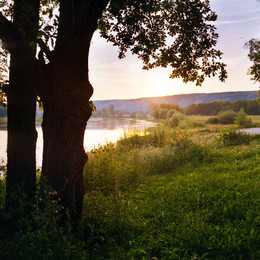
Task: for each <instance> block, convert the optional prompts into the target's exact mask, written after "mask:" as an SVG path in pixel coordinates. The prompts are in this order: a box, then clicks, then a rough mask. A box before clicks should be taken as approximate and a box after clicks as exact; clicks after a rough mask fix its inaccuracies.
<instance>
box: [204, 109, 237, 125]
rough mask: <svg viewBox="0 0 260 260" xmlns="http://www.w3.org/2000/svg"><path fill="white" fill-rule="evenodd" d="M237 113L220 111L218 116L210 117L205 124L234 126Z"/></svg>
mask: <svg viewBox="0 0 260 260" xmlns="http://www.w3.org/2000/svg"><path fill="white" fill-rule="evenodd" d="M236 116H237V113H236V112H234V111H233V110H227V111H222V112H219V113H218V116H216V117H211V118H209V119H208V120H207V121H206V124H224V125H228V124H234V122H235V119H236Z"/></svg>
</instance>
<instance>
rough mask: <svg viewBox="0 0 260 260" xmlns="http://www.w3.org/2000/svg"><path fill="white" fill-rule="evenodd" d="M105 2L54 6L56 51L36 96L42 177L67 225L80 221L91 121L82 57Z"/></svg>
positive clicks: (89, 88) (65, 0)
mask: <svg viewBox="0 0 260 260" xmlns="http://www.w3.org/2000/svg"><path fill="white" fill-rule="evenodd" d="M108 2H109V1H108V0H98V1H97V0H95V1H94V0H89V1H83V0H79V1H71V0H63V1H61V2H60V21H59V22H60V24H59V29H58V36H57V41H56V47H55V50H54V52H53V55H52V57H51V58H50V64H49V65H48V66H47V67H48V68H47V72H46V77H47V79H48V84H47V85H46V86H45V89H44V90H43V92H42V95H41V98H42V101H43V107H44V116H43V125H42V128H43V138H44V149H43V166H42V176H43V178H44V177H45V178H46V179H47V182H48V183H49V184H50V185H51V187H52V188H53V189H54V190H55V191H57V193H58V194H57V196H58V197H59V198H61V204H62V205H63V206H64V208H65V209H66V210H68V212H69V214H70V217H71V219H72V220H75V219H77V218H79V217H80V216H81V212H82V206H83V197H84V180H83V167H84V165H85V163H86V162H87V155H86V153H85V151H84V148H83V139H84V131H85V128H86V124H87V121H88V119H89V118H90V116H91V109H90V106H89V99H90V97H91V96H92V93H93V88H92V86H91V84H90V82H89V79H88V54H89V47H90V43H91V39H92V36H93V34H94V32H95V30H96V29H97V21H98V19H99V18H100V16H101V15H102V12H103V10H104V9H105V7H106V5H107V4H108Z"/></svg>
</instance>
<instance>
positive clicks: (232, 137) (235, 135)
mask: <svg viewBox="0 0 260 260" xmlns="http://www.w3.org/2000/svg"><path fill="white" fill-rule="evenodd" d="M251 140H252V136H250V135H249V134H247V133H245V132H240V131H237V129H236V128H234V129H231V130H225V131H223V132H222V133H220V141H221V142H222V143H223V144H224V145H226V146H232V145H241V144H248V143H249V142H250V141H251Z"/></svg>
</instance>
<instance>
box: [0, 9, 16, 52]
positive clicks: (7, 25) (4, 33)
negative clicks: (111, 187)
mask: <svg viewBox="0 0 260 260" xmlns="http://www.w3.org/2000/svg"><path fill="white" fill-rule="evenodd" d="M0 39H1V40H2V42H3V45H4V46H3V47H4V48H5V49H6V50H8V51H9V52H10V53H12V52H13V51H15V49H16V47H17V46H16V45H17V44H16V43H17V41H18V37H17V32H16V31H15V29H14V26H13V24H12V22H10V21H9V20H8V19H6V17H5V16H3V14H2V13H0Z"/></svg>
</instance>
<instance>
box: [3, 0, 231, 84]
mask: <svg viewBox="0 0 260 260" xmlns="http://www.w3.org/2000/svg"><path fill="white" fill-rule="evenodd" d="M6 2H7V1H1V3H2V5H1V6H2V9H4V13H5V14H6V15H9V17H10V15H11V11H10V10H12V6H11V5H10V6H9V9H8V8H7V4H6ZM63 6H65V7H63ZM66 6H67V8H68V9H66ZM90 6H92V7H91V8H93V9H96V10H98V9H100V10H99V11H100V13H102V11H103V10H101V9H104V11H103V14H102V17H101V19H100V20H99V21H98V29H99V30H100V34H101V36H102V37H104V38H105V39H107V40H108V41H110V42H112V43H113V44H114V45H115V46H118V48H119V58H123V57H125V54H126V52H127V50H130V51H131V53H132V54H135V55H137V56H138V57H139V58H140V59H141V60H142V61H143V63H144V66H143V68H144V69H151V68H154V67H157V66H161V67H167V66H170V67H172V69H173V70H172V73H171V75H170V77H171V78H182V79H183V81H184V82H188V81H195V82H196V84H197V85H201V84H202V83H203V81H204V80H205V77H210V76H215V75H216V74H218V75H219V79H220V80H221V81H224V80H225V78H226V77H227V73H226V70H225V64H224V63H222V62H220V61H219V59H220V58H221V54H222V53H221V52H220V51H219V50H217V49H216V48H215V46H216V43H217V38H218V34H217V33H216V27H215V25H214V24H213V22H214V21H216V19H217V15H216V13H215V12H213V11H212V10H211V9H210V1H209V0H204V1H199V0H186V1H179V0H176V1H172V0H149V1H147V0H139V1H137V0H127V1H119V0H112V1H108V0H107V1H104V0H103V1H57V0H44V1H41V9H40V26H39V31H38V37H37V38H38V40H37V43H38V47H39V50H40V51H39V53H38V59H40V57H41V58H42V57H44V60H45V62H49V61H48V59H50V57H51V56H52V55H51V53H55V51H56V52H57V49H58V46H56V40H57V37H58V35H60V33H59V32H61V31H62V30H66V35H67V37H66V38H67V40H68V41H73V37H72V35H71V34H70V32H71V30H72V28H73V27H72V24H73V23H77V24H80V23H83V20H84V19H86V16H89V14H88V13H87V10H88V9H89V7H90ZM105 6H106V8H104V7H105ZM71 8H72V9H71ZM58 10H62V12H59V11H58ZM61 15H66V16H67V21H68V22H67V24H60V23H59V21H60V20H59V19H60V18H61V17H60V16H61ZM84 17H85V18H84ZM0 22H1V27H2V28H6V26H5V27H3V26H4V23H7V24H8V26H9V27H10V28H11V27H12V26H11V24H10V23H8V22H7V20H6V18H5V17H4V16H3V15H1V20H0ZM86 24H87V23H85V25H86ZM82 29H83V30H82V31H81V32H80V33H81V37H84V30H85V29H86V28H82ZM11 31H12V30H11ZM4 34H5V33H4ZM3 36H4V35H3V31H2V37H1V36H0V37H1V38H2V39H3V38H4V37H3ZM58 38H59V37H58ZM3 40H4V39H3ZM60 40H62V39H60ZM63 40H65V39H64V38H63ZM31 44H32V43H31ZM57 45H59V41H58V44H57ZM5 47H7V46H5ZM7 49H8V50H9V51H12V50H11V49H10V46H9V48H8V47H7ZM51 50H52V51H51ZM43 54H44V56H43Z"/></svg>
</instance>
